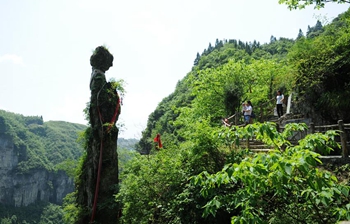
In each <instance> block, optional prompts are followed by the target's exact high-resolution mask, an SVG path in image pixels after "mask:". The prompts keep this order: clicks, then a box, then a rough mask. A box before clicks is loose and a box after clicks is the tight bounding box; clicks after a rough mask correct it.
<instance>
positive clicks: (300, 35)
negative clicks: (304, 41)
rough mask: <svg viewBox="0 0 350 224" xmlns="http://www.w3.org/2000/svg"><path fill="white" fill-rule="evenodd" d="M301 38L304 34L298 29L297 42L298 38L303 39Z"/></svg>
mask: <svg viewBox="0 0 350 224" xmlns="http://www.w3.org/2000/svg"><path fill="white" fill-rule="evenodd" d="M303 37H304V33H303V31H302V30H301V29H299V33H298V36H297V40H299V39H300V38H303Z"/></svg>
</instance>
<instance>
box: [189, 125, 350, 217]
mask: <svg viewBox="0 0 350 224" xmlns="http://www.w3.org/2000/svg"><path fill="white" fill-rule="evenodd" d="M304 128H305V126H303V125H301V126H300V125H297V124H290V125H287V126H286V129H285V131H284V132H283V133H281V134H280V133H278V132H277V131H276V129H275V128H274V127H273V126H271V125H270V124H268V123H266V124H261V125H259V124H254V125H248V126H246V127H245V128H236V129H235V130H234V131H235V134H234V135H231V136H232V137H231V138H232V142H236V140H237V139H240V138H242V137H248V136H251V135H252V134H254V135H256V137H257V139H260V140H262V141H263V142H265V143H266V144H270V145H271V146H272V147H274V148H275V149H276V150H275V151H273V152H270V153H269V154H254V155H252V156H249V157H246V158H245V159H243V160H242V161H240V162H238V163H232V164H227V165H226V166H225V167H224V168H223V169H222V171H220V172H218V173H216V174H209V173H208V172H206V171H204V172H202V173H201V174H200V175H198V176H196V177H194V178H193V182H192V183H193V184H194V185H195V186H201V187H202V190H201V193H202V195H203V196H204V197H206V198H208V202H207V204H206V205H205V206H204V211H203V215H204V216H205V217H207V216H214V217H216V215H217V211H218V210H220V209H224V210H225V211H226V212H227V213H228V214H231V216H232V223H281V222H286V221H288V222H291V223H299V222H303V223H304V222H305V223H315V220H318V223H335V222H336V221H339V220H342V219H349V218H350V203H349V202H350V201H349V190H350V188H349V186H347V185H344V184H339V183H338V181H337V179H336V178H335V176H333V175H332V174H330V173H329V172H325V171H322V170H320V169H318V168H317V165H318V164H320V163H321V161H320V160H319V154H317V153H315V150H316V148H318V149H324V150H326V151H329V150H330V149H331V148H330V147H332V146H334V135H335V134H336V133H335V132H334V131H330V132H327V133H325V134H319V133H318V134H313V135H309V136H307V138H305V139H303V140H301V141H300V142H299V145H297V146H293V145H292V144H290V142H289V141H288V137H289V136H291V134H292V133H293V131H297V130H304ZM225 131H226V130H225ZM231 131H232V130H231ZM224 133H226V134H224ZM224 133H222V134H221V136H223V137H225V138H226V136H228V135H227V134H228V132H224ZM281 149H284V150H281ZM222 186H227V187H229V186H231V187H232V186H233V187H234V189H235V190H231V191H228V190H226V191H221V192H217V189H220V188H222ZM213 192H216V193H215V194H213Z"/></svg>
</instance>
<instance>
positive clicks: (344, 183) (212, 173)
mask: <svg viewBox="0 0 350 224" xmlns="http://www.w3.org/2000/svg"><path fill="white" fill-rule="evenodd" d="M349 31H350V11H349V10H348V11H347V12H345V13H343V14H342V15H339V17H338V18H336V19H334V20H333V21H332V22H331V23H330V24H324V25H322V24H321V22H320V21H318V22H317V23H316V24H314V25H313V26H309V27H308V30H307V33H306V34H303V32H302V31H301V30H300V31H299V33H296V35H295V39H287V38H278V39H277V38H276V37H274V36H271V40H270V42H269V43H264V44H260V43H258V42H256V41H253V42H242V41H239V40H217V41H216V42H215V44H213V45H212V44H209V46H208V48H206V49H205V50H204V51H203V52H202V53H201V54H200V53H198V54H197V56H196V58H195V60H194V65H193V68H192V70H191V71H190V72H189V73H188V74H187V75H186V76H185V77H184V78H183V79H182V80H180V81H179V82H178V83H177V86H176V89H175V91H174V92H173V93H172V94H170V95H169V96H168V97H166V98H164V99H163V100H162V102H160V103H159V104H158V106H157V108H156V109H155V111H154V112H153V113H151V114H150V116H149V119H148V123H147V127H146V129H145V130H144V131H143V133H142V138H141V140H140V142H139V144H138V145H137V151H138V152H140V155H134V157H133V159H132V160H131V161H130V162H128V163H127V164H126V166H125V169H124V170H123V173H122V184H121V190H120V193H119V194H118V195H117V197H116V199H117V200H118V201H119V202H120V203H122V204H123V205H124V207H123V215H122V217H121V219H122V221H123V223H124V222H125V223H201V224H203V223H211V224H213V223H220V224H221V223H231V222H232V223H287V222H289V223H336V222H337V221H338V220H349V219H350V203H349V202H350V201H349V189H350V188H349V179H346V178H345V179H344V178H341V179H337V178H336V176H335V175H336V174H338V173H337V172H333V173H331V172H329V171H326V169H325V167H323V168H322V166H321V162H320V157H319V156H320V154H318V153H320V152H322V153H324V154H327V153H329V152H330V151H332V150H333V149H334V147H337V146H336V143H335V142H334V141H333V140H334V138H335V136H336V135H338V133H337V132H335V131H329V132H326V133H324V134H321V133H317V134H309V135H308V136H307V137H306V138H304V139H303V140H301V141H299V142H298V144H297V145H293V144H291V142H290V141H289V137H291V135H292V134H293V132H295V131H305V130H306V129H307V126H306V125H305V124H289V125H286V126H285V129H284V131H283V132H282V133H280V132H278V131H277V129H276V123H274V122H266V121H269V120H273V121H276V120H277V117H275V116H274V108H275V107H276V104H275V103H276V101H275V100H276V91H277V90H280V91H282V93H283V94H284V96H285V97H286V98H287V97H288V96H290V95H292V97H291V99H292V108H291V113H290V115H291V116H298V117H304V118H309V119H311V120H312V121H314V122H316V123H317V124H329V123H334V122H336V121H337V120H340V119H342V120H344V121H345V122H350V114H349V113H348V112H349V111H350V100H349V99H350V88H349V85H350V74H349V71H350V61H349V58H350V52H349V49H350V32H349ZM247 100H250V101H251V102H252V104H253V108H254V109H253V111H255V114H256V118H255V119H254V124H250V125H247V126H236V125H234V124H238V125H240V124H243V122H242V118H241V115H237V116H238V117H237V118H238V119H233V120H231V122H232V123H233V125H232V126H231V127H224V126H223V125H222V123H221V119H222V118H227V117H229V116H231V115H233V114H236V113H237V112H240V111H241V104H242V102H244V101H247ZM284 109H286V108H284ZM277 122H278V121H277ZM158 133H159V134H160V136H161V141H162V144H163V147H162V148H161V149H158V148H157V143H155V142H154V138H155V137H156V135H157V134H158ZM252 136H255V137H256V138H257V139H259V140H260V141H262V142H264V143H265V144H266V145H269V146H270V147H271V148H273V149H274V150H273V151H270V152H269V153H268V154H265V153H251V152H250V151H249V150H246V149H245V148H244V147H243V148H242V147H240V146H241V144H240V141H242V139H245V138H250V137H252ZM316 151H317V153H316ZM320 167H321V168H320ZM336 170H337V171H340V170H343V171H345V172H348V171H349V166H348V165H346V166H343V167H342V168H339V169H338V168H337V169H336ZM333 171H334V170H333Z"/></svg>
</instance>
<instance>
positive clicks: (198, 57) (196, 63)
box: [193, 52, 201, 66]
mask: <svg viewBox="0 0 350 224" xmlns="http://www.w3.org/2000/svg"><path fill="white" fill-rule="evenodd" d="M200 59H201V56H200V55H199V53H198V52H197V55H196V59H195V60H194V62H193V65H194V66H196V65H198V62H199V60H200Z"/></svg>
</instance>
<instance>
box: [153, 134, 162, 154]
mask: <svg viewBox="0 0 350 224" xmlns="http://www.w3.org/2000/svg"><path fill="white" fill-rule="evenodd" d="M153 141H154V142H157V143H158V145H157V144H156V145H155V149H156V150H159V149H160V148H163V145H162V141H161V140H160V134H159V133H158V134H157V135H156V137H155V138H154V139H153Z"/></svg>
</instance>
